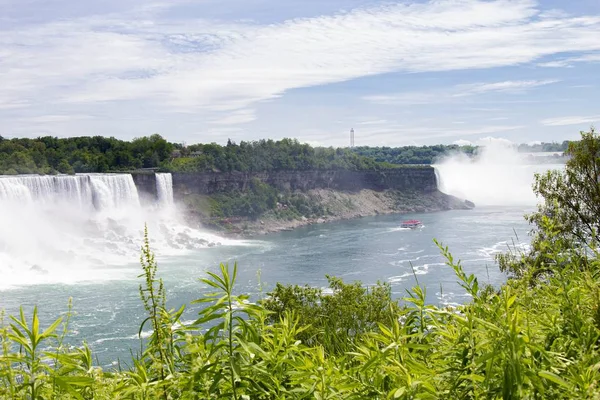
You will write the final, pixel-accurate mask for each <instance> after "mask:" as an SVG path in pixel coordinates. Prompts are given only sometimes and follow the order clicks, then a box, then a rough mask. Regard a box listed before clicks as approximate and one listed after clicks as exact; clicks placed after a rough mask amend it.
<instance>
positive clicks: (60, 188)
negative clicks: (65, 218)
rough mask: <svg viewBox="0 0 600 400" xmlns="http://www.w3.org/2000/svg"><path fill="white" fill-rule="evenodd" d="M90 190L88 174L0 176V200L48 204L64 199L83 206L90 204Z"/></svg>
mask: <svg viewBox="0 0 600 400" xmlns="http://www.w3.org/2000/svg"><path fill="white" fill-rule="evenodd" d="M91 200H92V190H91V187H90V180H89V177H88V176H85V175H80V176H35V175H24V176H14V177H0V201H1V202H5V201H11V202H18V203H26V204H31V203H34V202H35V203H41V204H48V203H52V202H56V201H66V202H69V203H71V204H73V205H77V206H80V207H85V206H89V205H91Z"/></svg>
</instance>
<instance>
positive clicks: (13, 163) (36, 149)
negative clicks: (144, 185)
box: [0, 134, 175, 175]
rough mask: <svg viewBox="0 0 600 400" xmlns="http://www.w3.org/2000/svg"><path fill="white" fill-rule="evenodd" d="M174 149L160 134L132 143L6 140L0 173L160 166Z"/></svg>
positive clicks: (0, 154) (90, 139)
mask: <svg viewBox="0 0 600 400" xmlns="http://www.w3.org/2000/svg"><path fill="white" fill-rule="evenodd" d="M174 147H175V145H173V144H171V143H168V142H167V141H166V140H165V139H163V138H162V137H161V136H160V135H157V134H155V135H152V136H150V137H142V138H138V139H134V140H132V141H130V142H128V141H123V140H119V139H115V138H113V137H111V138H105V137H102V136H94V137H74V138H66V139H59V138H55V137H50V136H45V137H39V138H37V139H10V140H8V139H3V140H0V174H7V175H14V174H17V173H18V174H32V173H37V174H53V173H57V172H60V173H62V174H73V173H76V172H108V171H124V170H131V169H136V168H141V167H159V166H160V164H161V163H162V162H165V161H167V160H168V159H170V157H171V155H172V151H173V148H174Z"/></svg>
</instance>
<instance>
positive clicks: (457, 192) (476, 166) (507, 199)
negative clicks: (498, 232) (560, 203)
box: [434, 144, 564, 207]
mask: <svg viewBox="0 0 600 400" xmlns="http://www.w3.org/2000/svg"><path fill="white" fill-rule="evenodd" d="M434 167H435V169H436V175H437V179H438V188H439V190H440V191H442V192H444V193H446V194H450V195H453V196H456V197H459V198H462V199H467V200H469V201H472V202H474V203H475V205H476V206H523V207H533V206H535V205H536V204H537V203H538V199H537V198H536V196H535V194H534V192H533V188H532V185H533V183H534V176H535V174H536V173H541V172H544V171H547V170H549V169H562V168H564V165H562V164H533V163H531V161H530V160H528V159H527V158H526V157H525V156H524V154H522V153H519V152H517V151H516V150H515V149H513V148H512V147H509V146H506V145H502V144H493V145H489V146H486V147H483V148H482V150H481V152H480V153H479V154H478V155H477V156H475V157H474V158H469V157H468V156H466V155H465V154H462V153H461V154H454V155H451V156H449V157H446V158H444V159H443V160H441V161H440V162H439V163H438V164H436V165H435V166H434Z"/></svg>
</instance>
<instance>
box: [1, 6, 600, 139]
mask: <svg viewBox="0 0 600 400" xmlns="http://www.w3.org/2000/svg"><path fill="white" fill-rule="evenodd" d="M599 38H600V1H599V0H576V1H575V0H573V1H567V0H540V1H534V0H432V1H393V0H392V1H366V0H197V1H188V0H168V1H157V2H152V0H150V1H142V0H88V1H81V0H0V135H2V136H4V137H38V136H46V135H52V136H58V137H69V136H89V135H103V136H114V137H117V138H121V139H132V138H135V137H140V136H145V135H150V134H153V133H159V134H161V135H162V136H164V137H165V138H167V139H168V140H170V141H172V142H180V143H187V144H192V143H206V142H217V143H225V142H226V141H227V139H228V138H230V139H232V140H233V141H236V142H239V141H241V140H246V141H250V140H258V139H261V138H272V139H280V138H284V137H291V138H297V139H298V140H300V141H301V142H306V143H310V144H313V145H319V146H347V145H348V144H349V132H350V129H351V128H353V129H354V131H355V143H356V145H357V146H361V145H370V146H382V145H385V146H401V145H430V144H437V143H444V144H448V143H478V142H481V141H482V140H489V138H500V139H504V140H510V141H512V142H515V143H528V142H538V141H545V142H551V141H563V140H568V139H576V138H577V137H578V136H579V131H581V130H589V128H590V126H592V125H596V126H598V125H600V124H599V122H600V104H599V103H598V101H597V95H596V94H597V92H598V88H599V86H600V39H599Z"/></svg>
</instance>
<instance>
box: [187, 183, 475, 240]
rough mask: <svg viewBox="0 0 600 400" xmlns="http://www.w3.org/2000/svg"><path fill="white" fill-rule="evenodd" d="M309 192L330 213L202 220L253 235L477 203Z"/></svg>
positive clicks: (218, 229)
mask: <svg viewBox="0 0 600 400" xmlns="http://www.w3.org/2000/svg"><path fill="white" fill-rule="evenodd" d="M309 195H310V196H311V198H312V199H313V200H314V201H317V202H319V203H320V204H323V205H325V206H326V208H327V209H328V210H329V213H328V214H327V215H320V216H311V217H307V216H299V217H296V218H290V217H287V218H283V217H282V216H281V214H278V210H275V211H269V212H267V213H265V214H264V215H262V216H261V217H259V218H257V219H255V220H251V219H233V218H230V219H229V220H227V219H225V220H224V221H221V223H220V224H214V223H209V224H206V223H203V221H202V219H200V220H199V222H200V224H201V226H202V227H204V228H205V229H209V230H211V231H213V232H215V233H218V234H220V235H222V236H224V237H227V238H235V239H251V238H256V237H258V236H264V235H267V234H270V233H277V232H283V231H292V230H294V229H297V228H301V227H304V226H309V225H319V224H326V223H331V222H337V221H345V220H351V219H359V218H365V217H372V216H377V215H405V214H413V213H419V214H420V213H432V212H439V211H449V210H460V209H462V210H468V209H472V208H473V207H474V204H473V203H471V202H469V201H466V200H461V199H458V198H456V197H454V196H450V195H447V194H444V193H442V192H440V191H434V192H430V193H400V192H397V191H383V192H376V191H372V190H368V189H365V190H361V191H360V192H356V193H348V192H340V191H334V190H330V189H319V190H314V191H311V192H310V194H309ZM281 210H282V209H280V210H279V211H281ZM283 210H284V209H283Z"/></svg>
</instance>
